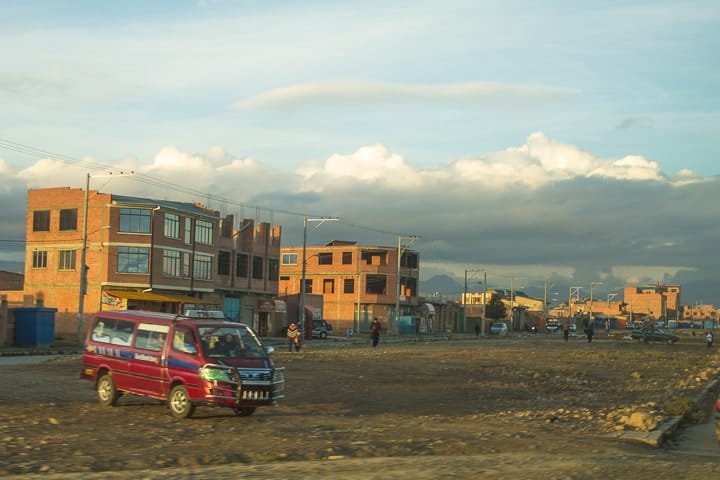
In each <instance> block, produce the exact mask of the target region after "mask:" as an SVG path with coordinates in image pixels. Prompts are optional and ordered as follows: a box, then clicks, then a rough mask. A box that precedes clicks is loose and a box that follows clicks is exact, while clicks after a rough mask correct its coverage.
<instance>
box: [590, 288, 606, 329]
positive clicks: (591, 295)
mask: <svg viewBox="0 0 720 480" xmlns="http://www.w3.org/2000/svg"><path fill="white" fill-rule="evenodd" d="M602 284H603V282H596V281H591V282H590V322H591V323H595V320H594V319H593V316H592V307H593V294H592V291H593V285H602Z"/></svg>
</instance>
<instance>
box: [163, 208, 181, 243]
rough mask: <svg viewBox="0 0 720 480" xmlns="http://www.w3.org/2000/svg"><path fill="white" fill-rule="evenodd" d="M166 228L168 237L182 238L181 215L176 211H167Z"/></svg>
mask: <svg viewBox="0 0 720 480" xmlns="http://www.w3.org/2000/svg"><path fill="white" fill-rule="evenodd" d="M164 230H165V236H166V237H167V238H180V217H179V216H177V215H175V214H174V213H166V214H165V224H164Z"/></svg>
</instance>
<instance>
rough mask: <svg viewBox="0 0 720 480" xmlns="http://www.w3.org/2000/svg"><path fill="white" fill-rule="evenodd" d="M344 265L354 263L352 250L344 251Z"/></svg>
mask: <svg viewBox="0 0 720 480" xmlns="http://www.w3.org/2000/svg"><path fill="white" fill-rule="evenodd" d="M342 263H343V265H352V252H342Z"/></svg>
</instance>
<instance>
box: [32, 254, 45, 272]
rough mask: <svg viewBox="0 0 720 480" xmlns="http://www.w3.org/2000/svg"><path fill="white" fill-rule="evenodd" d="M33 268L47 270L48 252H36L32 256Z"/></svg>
mask: <svg viewBox="0 0 720 480" xmlns="http://www.w3.org/2000/svg"><path fill="white" fill-rule="evenodd" d="M32 268H47V252H46V251H44V250H43V251H37V250H36V251H34V252H33V254H32Z"/></svg>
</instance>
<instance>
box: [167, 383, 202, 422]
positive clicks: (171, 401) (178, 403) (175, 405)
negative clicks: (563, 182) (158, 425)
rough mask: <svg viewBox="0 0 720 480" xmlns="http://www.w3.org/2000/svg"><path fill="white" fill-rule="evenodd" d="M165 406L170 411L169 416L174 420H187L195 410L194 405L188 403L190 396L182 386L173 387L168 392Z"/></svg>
mask: <svg viewBox="0 0 720 480" xmlns="http://www.w3.org/2000/svg"><path fill="white" fill-rule="evenodd" d="M167 404H168V408H169V409H170V415H172V416H173V417H175V418H188V417H189V416H190V415H192V413H193V410H195V405H193V404H192V402H190V396H189V395H188V393H187V389H186V388H185V386H184V385H175V386H174V387H173V388H172V390H170V395H169V396H168V399H167Z"/></svg>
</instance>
